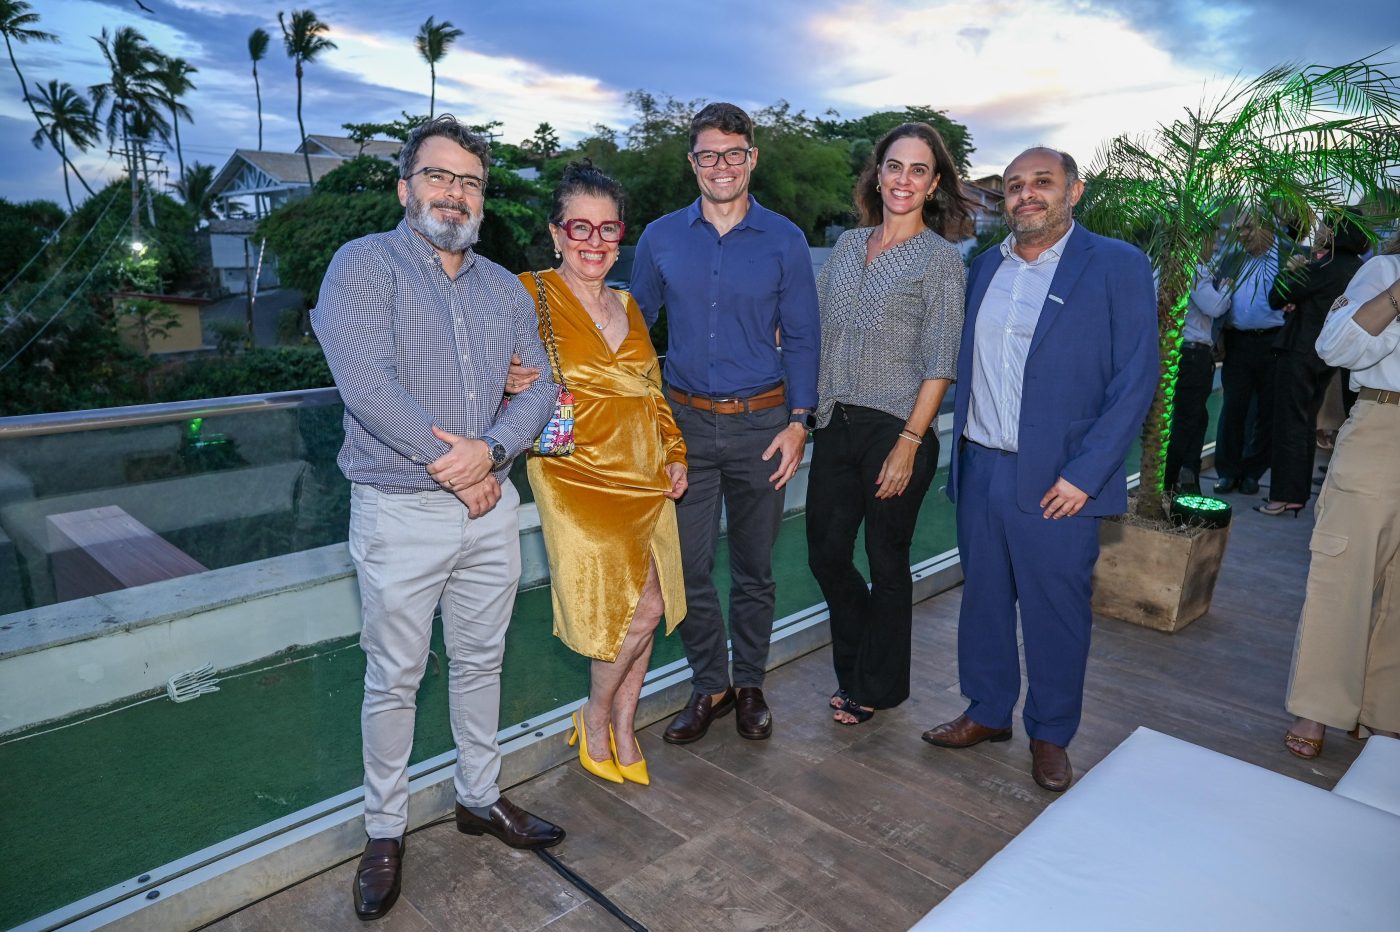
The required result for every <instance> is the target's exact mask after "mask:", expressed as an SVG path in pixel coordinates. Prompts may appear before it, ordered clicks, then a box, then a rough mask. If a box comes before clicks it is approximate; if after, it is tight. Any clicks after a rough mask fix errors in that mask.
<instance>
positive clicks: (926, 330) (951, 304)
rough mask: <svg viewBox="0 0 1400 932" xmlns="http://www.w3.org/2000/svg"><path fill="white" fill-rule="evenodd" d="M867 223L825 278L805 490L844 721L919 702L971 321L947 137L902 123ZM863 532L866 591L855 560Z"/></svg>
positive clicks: (867, 205)
mask: <svg viewBox="0 0 1400 932" xmlns="http://www.w3.org/2000/svg"><path fill="white" fill-rule="evenodd" d="M855 206H856V210H857V212H858V213H859V215H860V220H861V226H860V227H859V228H857V229H854V230H848V231H847V232H845V233H843V234H842V235H841V238H840V239H839V240H837V242H836V248H835V249H833V250H832V253H831V257H830V258H829V259H828V260H827V262H826V265H825V266H824V267H823V268H822V270H821V274H820V275H819V276H818V278H817V296H818V300H819V301H820V303H821V320H822V345H821V374H820V378H819V382H818V395H819V397H820V399H821V401H820V404H819V406H818V409H817V430H816V433H815V435H814V437H815V447H814V450H813V453H812V466H811V470H810V473H809V475H808V480H807V481H808V486H807V550H808V565H809V566H810V567H811V570H812V574H813V575H814V576H815V577H816V579H817V583H818V584H819V585H820V586H821V589H822V594H823V595H824V596H825V597H826V601H827V605H828V607H829V608H830V612H831V642H832V643H831V648H832V659H833V660H834V662H835V666H836V686H837V689H836V693H835V694H834V695H833V696H832V697H831V707H832V709H834V710H835V711H834V715H833V717H834V719H835V720H836V721H837V722H839V723H841V724H843V725H854V724H857V723H860V722H864V721H866V720H868V719H869V718H870V717H871V715H873V714H874V710H875V709H887V708H892V707H894V706H897V705H899V704H900V703H901V702H903V701H904V700H905V699H907V698H909V655H910V631H911V627H912V623H913V605H912V601H913V579H912V577H911V575H910V571H909V548H910V544H911V543H912V541H913V538H914V525H915V522H916V521H917V519H918V515H919V506H920V505H921V504H922V503H923V500H924V494H925V493H926V492H927V491H928V488H929V483H930V482H931V481H932V480H933V475H934V471H935V470H936V469H937V467H938V433H937V431H936V430H930V429H929V428H930V425H931V424H932V423H933V420H934V417H935V416H936V415H937V413H938V408H939V405H941V404H942V402H943V396H944V394H945V393H946V392H947V391H948V386H949V385H951V384H952V382H953V378H954V374H955V372H956V366H957V357H958V342H959V339H960V336H961V333H962V321H963V280H964V270H963V263H962V258H961V257H960V255H959V254H958V250H957V249H956V248H954V247H953V246H952V245H951V244H950V243H949V242H948V240H946V239H944V237H943V235H940V234H944V235H948V236H953V237H957V236H959V235H960V234H961V233H962V231H963V230H964V228H965V227H966V226H967V224H968V220H969V217H970V215H971V210H970V207H971V204H970V202H969V201H968V200H967V199H966V197H965V196H964V195H963V194H962V191H961V187H960V185H959V184H958V174H957V168H956V166H955V165H954V163H953V159H952V157H951V156H950V155H949V154H948V147H947V146H946V145H944V143H943V139H942V138H941V137H940V136H939V135H938V132H937V130H935V129H934V128H933V127H931V126H929V125H928V124H926V123H905V124H903V125H901V126H897V127H895V128H894V129H892V130H890V132H889V133H887V134H886V135H885V137H884V138H883V139H881V140H880V142H879V143H878V144H877V145H876V147H875V152H874V155H873V157H872V160H871V163H870V164H869V165H868V166H867V167H866V169H865V171H864V172H863V173H862V174H861V177H860V180H859V181H858V182H857V183H856V190H855ZM862 523H864V525H865V552H866V556H867V557H868V558H869V561H870V583H871V585H870V587H869V588H868V589H867V587H866V582H865V579H864V577H862V576H861V574H860V571H859V570H858V569H856V566H855V564H854V562H853V561H852V554H853V551H854V547H855V539H856V534H857V532H858V531H859V530H860V526H861V524H862Z"/></svg>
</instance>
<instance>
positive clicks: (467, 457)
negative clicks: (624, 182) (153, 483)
mask: <svg viewBox="0 0 1400 932" xmlns="http://www.w3.org/2000/svg"><path fill="white" fill-rule="evenodd" d="M490 162H491V156H490V151H489V149H488V147H487V145H486V143H485V141H484V140H482V139H481V138H480V137H478V136H476V135H475V134H473V133H472V132H470V131H469V130H468V129H467V128H466V127H465V126H464V125H462V124H461V123H459V122H458V121H457V120H456V119H455V118H453V117H451V116H448V115H443V116H439V117H438V118H437V119H435V120H432V121H430V122H427V123H424V124H423V125H421V126H419V127H418V128H417V129H415V130H414V132H413V133H412V134H411V135H410V136H409V139H408V142H407V143H406V144H405V145H404V148H403V151H402V153H401V154H400V157H399V182H398V195H399V201H400V202H401V203H402V204H403V205H404V219H403V221H402V222H401V223H400V224H399V225H398V227H396V228H395V229H393V230H391V231H389V232H387V233H377V234H374V235H371V236H366V237H363V238H361V239H357V240H354V241H353V242H350V243H346V244H345V245H344V246H342V247H341V248H340V250H339V251H338V252H337V253H336V255H335V258H334V259H333V260H332V261H331V265H330V268H329V269H328V270H327V272H326V276H325V279H324V281H323V283H322V286H321V294H320V298H319V299H318V301H317V303H316V308H315V310H314V311H313V312H312V324H313V326H314V327H315V330H316V335H317V336H318V337H319V338H320V341H321V345H322V346H323V347H324V349H325V353H326V359H327V360H328V361H329V363H330V367H331V372H332V373H333V374H334V376H335V383H336V386H337V387H338V388H339V389H340V394H341V397H342V398H343V399H344V402H345V445H344V446H343V447H342V449H341V451H340V456H339V458H338V462H339V464H340V467H341V469H342V471H343V472H344V473H345V475H346V478H348V479H349V480H350V481H351V483H352V491H351V508H350V554H351V557H352V559H353V560H354V562H355V568H356V571H357V573H358V576H359V586H360V600H361V604H362V626H363V627H362V633H361V635H360V645H361V647H362V648H363V649H364V652H365V658H366V665H365V698H364V706H363V709H362V711H361V716H360V722H361V730H362V735H363V744H364V762H365V833H366V835H367V836H368V838H369V840H368V843H367V845H366V847H365V853H364V856H363V857H362V858H361V860H360V865H359V868H358V870H357V871H356V874H355V882H354V887H353V891H352V892H353V899H354V905H355V912H356V914H357V915H358V916H359V917H360V918H362V919H374V918H378V917H380V916H383V915H384V914H385V913H387V912H388V911H389V909H390V907H392V906H393V905H394V902H395V900H397V898H398V895H399V886H400V875H401V867H402V857H403V848H404V835H405V833H406V831H407V828H408V758H409V752H410V750H411V749H412V746H413V725H414V716H415V712H416V697H417V692H418V684H419V682H420V681H421V680H422V678H423V671H424V667H425V665H426V663H427V658H428V643H429V639H430V636H431V633H432V619H433V612H434V610H435V609H436V608H438V607H441V609H442V623H443V635H444V641H445V643H446V646H447V656H448V696H449V707H450V714H451V723H452V735H453V739H454V740H455V742H456V745H457V763H456V772H455V775H454V784H455V790H456V822H457V828H458V829H459V830H460V831H462V832H464V833H467V834H471V835H482V834H489V835H494V836H495V837H497V838H499V839H501V840H502V841H503V842H505V843H506V844H508V845H511V846H512V847H516V848H541V847H548V846H550V845H555V844H558V843H559V842H560V841H561V840H563V838H564V831H563V829H561V828H559V827H558V826H556V825H553V824H551V823H549V822H547V821H545V820H544V819H541V818H538V817H537V816H534V815H531V814H530V813H528V812H526V811H525V810H523V809H520V808H519V807H517V806H514V805H512V804H511V803H510V801H509V800H507V799H506V798H505V797H503V796H501V794H500V790H499V789H498V788H497V786H496V779H497V776H498V775H499V773H500V767H501V755H500V749H499V748H498V746H497V744H496V731H497V728H498V725H499V722H498V718H499V713H500V682H501V660H502V657H503V655H504V651H505V634H506V626H507V625H508V624H509V622H510V616H511V609H512V607H513V605H514V602H515V591H516V586H517V584H518V582H519V579H520V542H519V520H518V517H517V510H518V507H519V504H520V496H519V494H518V493H517V492H516V490H515V488H514V487H513V486H512V485H511V482H510V479H509V478H508V472H509V467H510V463H511V460H513V459H514V458H515V457H516V456H517V455H518V454H519V453H521V452H522V451H523V450H525V449H526V448H527V447H528V446H530V444H531V442H532V441H533V439H534V438H535V437H536V436H537V435H538V434H539V432H540V430H541V429H542V428H543V427H544V425H545V423H546V422H547V421H548V420H549V417H550V414H551V413H552V411H553V409H554V402H555V398H556V395H557V391H558V388H557V386H556V385H555V384H554V383H553V382H551V381H550V380H549V378H548V371H549V370H548V366H547V364H546V357H545V351H544V347H543V346H542V345H541V343H540V338H539V333H538V330H537V327H538V324H537V320H536V316H535V306H534V302H533V301H531V299H530V297H529V295H528V294H526V292H525V290H524V288H522V287H521V285H520V282H519V280H518V279H516V277H515V276H514V275H512V274H510V273H509V272H507V271H506V270H505V269H503V268H501V267H500V266H499V265H497V264H496V263H494V262H492V261H491V260H489V259H486V258H484V257H482V256H479V255H477V254H475V253H474V252H473V251H472V248H471V247H472V245H473V244H474V243H475V242H476V238H477V232H478V230H479V229H480V226H481V220H482V211H483V208H484V202H485V190H486V174H487V170H488V169H489V167H490ZM513 355H514V356H518V357H519V360H520V361H521V363H522V364H523V365H524V366H526V367H538V368H539V369H541V370H542V371H543V372H544V373H545V376H544V377H541V378H539V379H537V380H536V381H534V383H533V384H532V385H530V386H529V387H528V388H527V389H525V390H523V391H521V392H520V393H519V394H516V395H515V396H514V397H513V398H512V399H511V402H510V405H509V407H506V406H504V405H503V403H502V399H503V397H504V395H505V392H506V390H507V388H508V387H509V388H510V389H511V390H512V391H514V390H515V389H516V386H508V384H507V382H508V373H509V367H510V363H511V357H512V356H513Z"/></svg>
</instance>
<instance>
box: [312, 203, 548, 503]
mask: <svg viewBox="0 0 1400 932" xmlns="http://www.w3.org/2000/svg"><path fill="white" fill-rule="evenodd" d="M311 323H312V326H313V327H314V328H315V330H316V336H317V337H318V338H319V339H320V341H321V346H322V348H323V349H324V350H325V353H326V360H327V362H329V363H330V367H331V373H332V374H333V375H334V376H335V384H336V387H337V388H339V389H340V395H341V398H342V399H343V400H344V402H345V445H344V446H343V447H341V450H340V456H339V457H338V459H337V462H338V463H339V464H340V468H341V470H342V471H343V472H344V473H345V476H346V478H348V479H349V480H350V481H351V482H361V483H364V484H367V485H372V486H374V487H375V488H377V489H380V490H381V491H384V492H418V491H427V490H432V489H436V488H438V485H437V483H436V482H434V481H433V479H432V477H431V476H429V475H428V472H427V464H429V463H431V462H432V461H433V460H435V459H437V458H438V457H439V456H441V455H442V454H443V453H446V452H447V449H448V446H447V444H445V443H443V442H442V441H441V440H438V439H437V437H435V436H434V435H433V432H432V427H433V425H437V426H438V427H440V428H442V429H443V430H445V431H447V432H449V433H452V434H457V435H458V436H461V437H480V438H482V439H484V440H486V442H487V443H488V444H490V443H499V444H501V445H502V446H503V447H505V449H506V453H507V455H508V456H509V457H511V458H514V457H515V456H516V455H517V454H519V453H520V452H521V451H522V450H524V449H526V448H527V447H529V446H530V444H531V443H532V442H533V440H534V438H535V437H536V436H538V435H539V432H540V430H541V429H542V428H543V427H544V425H545V423H546V422H547V421H548V420H549V417H550V414H551V413H552V412H553V410H554V403H555V399H556V397H557V393H558V387H557V386H556V385H555V384H554V383H553V382H551V381H550V379H549V372H550V370H549V362H548V359H547V358H546V355H545V351H544V346H543V345H542V344H541V343H540V337H539V330H538V326H539V325H538V319H537V318H536V316H535V304H534V302H533V301H532V300H530V296H529V295H528V294H527V293H526V292H525V289H524V288H523V287H521V284H520V281H519V280H518V279H517V278H516V277H515V276H514V275H511V274H510V273H509V272H507V271H506V270H505V269H503V268H501V267H500V266H499V265H497V264H496V263H494V262H492V261H491V260H489V259H485V258H483V257H481V256H478V255H476V254H474V253H473V252H471V251H470V250H468V252H467V255H466V259H465V261H464V262H463V263H462V268H461V270H460V271H459V272H458V273H457V276H456V277H455V278H449V277H448V276H447V275H446V273H445V272H444V271H443V268H442V262H441V260H440V259H439V257H438V255H437V251H436V250H434V249H433V247H432V246H431V245H429V244H428V243H427V241H425V240H424V239H423V238H422V237H421V236H419V235H418V234H417V233H415V232H413V231H412V230H411V229H410V228H409V226H408V224H407V222H406V221H405V222H400V223H399V225H398V227H396V228H395V229H393V230H391V231H389V232H387V233H375V234H371V235H370V236H365V237H361V238H360V239H357V240H352V241H351V242H349V243H346V244H345V245H344V246H342V247H340V249H339V250H338V251H337V252H336V254H335V258H334V259H332V260H331V264H330V268H329V269H327V270H326V276H325V278H324V279H323V280H322V283H321V295H320V298H319V299H318V300H317V302H316V308H315V309H314V310H313V311H312V312H311ZM512 353H518V354H519V355H520V359H521V361H522V362H523V363H524V364H525V365H527V366H538V367H539V368H540V369H541V370H542V372H543V374H542V375H541V377H540V378H539V379H538V380H536V382H535V384H534V385H532V386H531V387H530V388H529V389H528V390H527V391H525V392H522V393H521V394H519V395H516V396H515V397H514V398H512V399H511V403H510V406H509V408H505V407H504V406H503V405H502V403H501V399H502V398H503V397H504V392H505V383H506V370H507V368H508V367H509V365H510V357H511V354H512ZM507 471H508V466H507V467H504V468H502V469H500V470H498V471H497V472H496V475H497V477H498V478H500V479H502V481H504V479H505V475H506V472H507Z"/></svg>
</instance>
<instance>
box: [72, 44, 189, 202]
mask: <svg viewBox="0 0 1400 932" xmlns="http://www.w3.org/2000/svg"><path fill="white" fill-rule="evenodd" d="M94 41H96V42H97V47H98V48H99V49H101V50H102V58H103V60H104V61H105V62H106V63H107V69H108V71H109V72H110V73H111V74H110V77H109V79H108V80H107V81H105V82H103V83H102V84H94V85H93V86H92V87H91V88H90V90H91V92H92V103H93V110H94V111H100V110H101V109H102V107H103V106H104V105H105V104H107V103H108V101H110V102H111V105H110V107H108V109H107V117H106V121H105V123H106V130H107V136H108V137H109V138H111V139H113V140H115V139H117V138H119V137H120V138H121V139H122V140H123V141H124V144H125V145H126V149H127V170H128V171H129V172H130V173H131V177H132V178H133V179H135V177H136V175H137V172H138V170H139V168H138V166H144V165H145V158H144V153H143V151H142V150H143V149H144V147H145V144H146V143H148V142H149V141H150V138H151V136H153V135H155V136H160V137H162V138H164V137H167V136H168V135H169V133H170V124H169V123H167V122H166V121H165V116H164V114H162V113H161V112H160V102H161V90H160V85H159V83H158V81H157V79H156V77H155V72H156V69H157V68H159V67H160V63H161V59H162V56H161V54H160V52H158V51H156V50H155V48H154V47H152V46H151V44H150V43H149V42H147V41H146V37H145V36H144V35H142V34H141V33H140V32H139V31H137V30H136V29H135V28H133V27H131V26H122V27H120V28H118V29H117V30H116V31H115V32H112V33H108V32H107V30H106V29H103V30H102V34H101V35H100V36H96V37H94Z"/></svg>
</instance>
